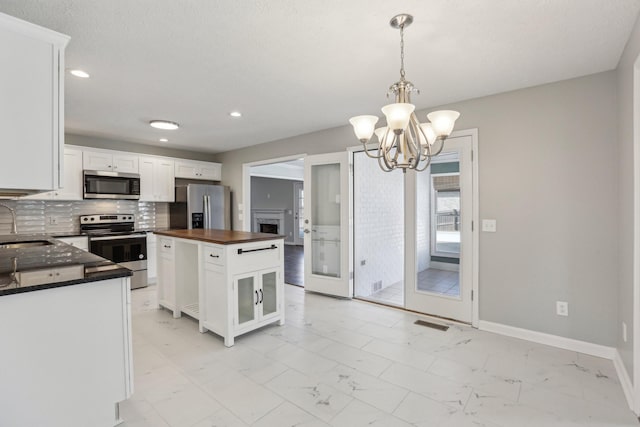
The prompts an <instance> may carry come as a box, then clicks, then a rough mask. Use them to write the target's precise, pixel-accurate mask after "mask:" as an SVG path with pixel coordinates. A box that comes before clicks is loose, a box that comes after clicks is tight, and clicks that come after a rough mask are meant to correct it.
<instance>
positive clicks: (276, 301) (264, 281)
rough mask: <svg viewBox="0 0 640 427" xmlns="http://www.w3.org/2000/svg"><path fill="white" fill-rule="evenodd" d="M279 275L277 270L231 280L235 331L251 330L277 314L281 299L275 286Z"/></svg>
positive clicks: (243, 275)
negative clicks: (234, 310)
mask: <svg viewBox="0 0 640 427" xmlns="http://www.w3.org/2000/svg"><path fill="white" fill-rule="evenodd" d="M279 274H280V271H279V270H278V269H270V270H263V271H259V272H254V273H246V274H240V275H237V276H235V277H234V278H233V289H234V290H235V292H234V297H235V298H234V301H235V303H234V306H235V309H236V313H234V315H233V322H234V328H235V330H236V331H243V330H252V329H254V328H255V325H257V324H262V323H265V322H266V323H268V322H269V321H270V319H271V318H272V317H274V316H277V315H278V314H279V313H278V312H279V310H278V307H280V306H281V303H280V298H281V297H282V295H281V293H280V292H278V286H277V284H278V281H279V277H278V275H279Z"/></svg>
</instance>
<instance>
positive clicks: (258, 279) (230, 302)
mask: <svg viewBox="0 0 640 427" xmlns="http://www.w3.org/2000/svg"><path fill="white" fill-rule="evenodd" d="M164 233H166V234H169V235H172V236H173V235H180V236H183V235H185V233H184V232H182V233H181V230H177V231H175V232H172V231H167V232H158V234H159V236H158V242H161V241H162V240H163V239H164V240H166V241H167V245H168V246H171V248H164V247H163V246H164V245H163V243H159V244H158V301H159V304H160V305H161V306H163V307H165V308H167V309H170V310H172V311H173V316H174V317H180V316H181V315H182V313H184V314H187V315H189V316H191V317H193V318H195V319H198V322H199V323H198V324H199V329H200V332H206V331H211V332H214V333H216V334H218V335H220V336H222V337H223V338H224V344H225V346H227V347H231V346H232V345H233V344H234V341H235V337H237V336H238V335H242V334H244V333H247V332H249V331H252V330H254V329H256V328H260V327H262V326H265V325H267V324H269V323H273V322H278V324H280V325H283V324H284V296H283V295H284V240H283V239H282V238H278V237H276V238H274V239H270V240H260V241H254V240H252V239H251V237H252V236H253V238H255V236H256V234H255V233H244V235H246V236H247V237H246V239H244V240H243V239H242V238H240V239H239V238H237V237H236V238H233V239H230V240H227V242H224V239H225V238H226V237H225V236H224V233H226V231H223V230H189V233H190V234H188V233H187V234H188V237H186V238H178V237H174V238H170V237H165V236H163V234H164ZM235 233H243V232H235ZM200 234H202V236H200ZM211 236H213V238H212V237H211ZM216 236H222V237H221V239H220V240H217V241H219V242H221V243H219V244H214V243H211V241H212V240H213V241H215V240H216V238H217V237H216ZM259 236H261V238H264V237H263V236H264V235H259ZM201 237H204V240H199V239H200V238H201ZM169 241H170V243H169ZM163 250H164V251H166V252H167V253H169V252H171V253H173V254H174V255H173V256H169V255H167V256H163V254H162V251H163ZM162 264H167V265H162ZM168 264H171V265H170V266H169V265H168ZM165 276H166V277H165Z"/></svg>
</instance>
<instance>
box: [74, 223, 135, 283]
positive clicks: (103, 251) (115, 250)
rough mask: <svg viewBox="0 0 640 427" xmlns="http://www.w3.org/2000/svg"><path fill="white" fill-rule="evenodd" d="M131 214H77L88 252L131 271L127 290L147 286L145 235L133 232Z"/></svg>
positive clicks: (133, 224)
mask: <svg viewBox="0 0 640 427" xmlns="http://www.w3.org/2000/svg"><path fill="white" fill-rule="evenodd" d="M134 226H135V216H134V215H133V214H110V215H81V216H80V232H81V233H82V234H86V235H87V236H89V252H91V253H94V254H96V255H98V256H101V257H102V258H106V259H108V260H110V261H113V262H116V263H118V264H120V265H121V266H123V267H126V268H128V269H129V270H131V271H133V277H132V278H131V289H137V288H142V287H145V286H147V235H146V233H144V232H135V231H134Z"/></svg>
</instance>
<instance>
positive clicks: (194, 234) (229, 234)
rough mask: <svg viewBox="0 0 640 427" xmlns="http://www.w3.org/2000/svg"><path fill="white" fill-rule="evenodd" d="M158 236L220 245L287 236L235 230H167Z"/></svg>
mask: <svg viewBox="0 0 640 427" xmlns="http://www.w3.org/2000/svg"><path fill="white" fill-rule="evenodd" d="M155 233H156V234H157V235H158V236H170V237H178V238H180V239H189V240H198V241H200V242H207V243H216V244H218V245H232V244H235V243H249V242H260V241H263V240H278V239H284V237H285V236H283V235H280V234H270V233H249V232H247V231H235V230H212V229H202V228H198V229H193V230H167V231H156V232H155Z"/></svg>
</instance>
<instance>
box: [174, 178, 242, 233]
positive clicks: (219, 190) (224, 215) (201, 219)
mask: <svg viewBox="0 0 640 427" xmlns="http://www.w3.org/2000/svg"><path fill="white" fill-rule="evenodd" d="M169 226H170V227H171V228H180V229H191V228H215V229H218V230H230V229H231V193H230V191H229V187H227V186H224V185H209V184H186V185H177V186H176V201H175V203H170V204H169Z"/></svg>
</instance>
